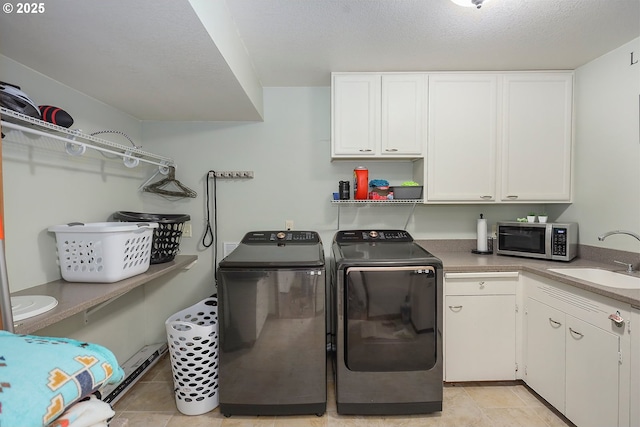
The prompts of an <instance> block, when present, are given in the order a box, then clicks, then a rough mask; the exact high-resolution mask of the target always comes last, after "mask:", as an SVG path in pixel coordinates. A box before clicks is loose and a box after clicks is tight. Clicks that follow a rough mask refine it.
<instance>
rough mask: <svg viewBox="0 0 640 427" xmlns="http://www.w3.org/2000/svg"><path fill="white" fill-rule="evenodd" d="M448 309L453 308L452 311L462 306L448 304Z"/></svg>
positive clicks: (458, 309)
mask: <svg viewBox="0 0 640 427" xmlns="http://www.w3.org/2000/svg"><path fill="white" fill-rule="evenodd" d="M449 309H451V310H453V311H456V310H457V311H460V310H462V306H461V305H450V306H449Z"/></svg>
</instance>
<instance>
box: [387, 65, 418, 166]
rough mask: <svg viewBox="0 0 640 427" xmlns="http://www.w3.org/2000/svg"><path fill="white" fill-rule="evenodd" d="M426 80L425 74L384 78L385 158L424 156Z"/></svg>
mask: <svg viewBox="0 0 640 427" xmlns="http://www.w3.org/2000/svg"><path fill="white" fill-rule="evenodd" d="M426 79H427V78H426V76H425V75H422V74H383V75H382V123H381V125H382V126H381V127H382V140H381V143H382V145H381V150H380V154H381V155H384V156H390V155H391V156H392V155H411V156H420V155H422V150H423V147H424V143H425V138H424V135H425V133H424V128H425V111H424V110H425V104H426V92H425V90H426V88H425V86H426Z"/></svg>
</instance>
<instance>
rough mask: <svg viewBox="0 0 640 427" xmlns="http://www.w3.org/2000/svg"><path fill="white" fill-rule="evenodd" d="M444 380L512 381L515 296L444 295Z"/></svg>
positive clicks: (513, 375)
mask: <svg viewBox="0 0 640 427" xmlns="http://www.w3.org/2000/svg"><path fill="white" fill-rule="evenodd" d="M444 310H445V343H444V344H445V350H444V356H445V381H449V382H452V381H491V380H515V377H516V370H515V364H516V361H515V353H516V326H515V325H516V321H515V295H481V296H477V295H474V296H459V295H455V296H447V297H446V301H445V307H444Z"/></svg>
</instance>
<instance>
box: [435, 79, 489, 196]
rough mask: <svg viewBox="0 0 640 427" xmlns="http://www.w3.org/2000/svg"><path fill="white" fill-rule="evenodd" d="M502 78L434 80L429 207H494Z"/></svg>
mask: <svg viewBox="0 0 640 427" xmlns="http://www.w3.org/2000/svg"><path fill="white" fill-rule="evenodd" d="M497 85H498V77H497V75H495V74H435V75H430V76H429V105H428V110H429V112H428V117H429V118H428V129H429V130H428V137H427V154H426V157H427V158H426V166H427V168H426V171H425V172H426V173H425V178H426V182H427V197H426V201H428V202H433V201H436V202H438V201H439V202H444V201H461V202H494V201H495V200H496V154H497V117H498V91H497Z"/></svg>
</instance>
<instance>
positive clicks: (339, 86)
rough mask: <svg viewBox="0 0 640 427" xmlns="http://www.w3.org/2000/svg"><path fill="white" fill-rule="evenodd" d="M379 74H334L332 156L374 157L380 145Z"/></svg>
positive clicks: (332, 89) (332, 88)
mask: <svg viewBox="0 0 640 427" xmlns="http://www.w3.org/2000/svg"><path fill="white" fill-rule="evenodd" d="M380 87H381V80H380V75H378V74H340V75H333V76H332V85H331V91H332V93H331V150H332V154H333V156H334V157H335V156H338V157H339V156H344V157H372V156H374V155H375V154H376V150H377V148H378V147H379V146H380V133H381V132H380Z"/></svg>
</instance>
